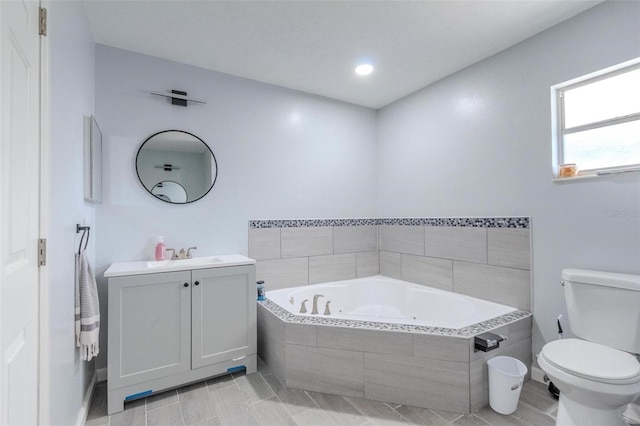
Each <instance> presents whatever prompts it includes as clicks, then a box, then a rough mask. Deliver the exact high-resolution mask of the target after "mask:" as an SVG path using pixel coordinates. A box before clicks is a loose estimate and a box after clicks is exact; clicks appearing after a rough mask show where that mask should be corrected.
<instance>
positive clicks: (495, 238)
mask: <svg viewBox="0 0 640 426" xmlns="http://www.w3.org/2000/svg"><path fill="white" fill-rule="evenodd" d="M530 236H531V233H530V230H529V229H511V228H490V229H489V233H488V249H489V264H491V265H496V266H506V267H509V268H520V269H531V238H530Z"/></svg>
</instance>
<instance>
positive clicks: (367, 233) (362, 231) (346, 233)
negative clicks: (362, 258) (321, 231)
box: [333, 225, 378, 254]
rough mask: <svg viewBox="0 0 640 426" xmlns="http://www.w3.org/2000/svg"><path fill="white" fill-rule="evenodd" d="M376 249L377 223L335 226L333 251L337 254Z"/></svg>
mask: <svg viewBox="0 0 640 426" xmlns="http://www.w3.org/2000/svg"><path fill="white" fill-rule="evenodd" d="M376 250H378V227H377V226H376V225H365V226H334V227H333V252H334V253H335V254H338V253H355V252H361V251H376Z"/></svg>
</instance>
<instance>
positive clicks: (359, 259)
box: [356, 251, 380, 278]
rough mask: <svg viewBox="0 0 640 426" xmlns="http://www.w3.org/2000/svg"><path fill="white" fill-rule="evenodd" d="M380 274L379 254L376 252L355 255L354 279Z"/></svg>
mask: <svg viewBox="0 0 640 426" xmlns="http://www.w3.org/2000/svg"><path fill="white" fill-rule="evenodd" d="M379 274H380V254H379V253H378V252H377V251H372V252H362V253H356V277H358V278H361V277H370V276H373V275H379Z"/></svg>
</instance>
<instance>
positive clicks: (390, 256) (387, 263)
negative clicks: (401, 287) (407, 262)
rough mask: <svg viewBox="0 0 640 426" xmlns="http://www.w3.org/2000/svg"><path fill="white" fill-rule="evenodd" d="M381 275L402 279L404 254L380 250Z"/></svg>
mask: <svg viewBox="0 0 640 426" xmlns="http://www.w3.org/2000/svg"><path fill="white" fill-rule="evenodd" d="M380 275H383V276H385V277H389V278H396V279H398V280H401V279H402V255H401V254H400V253H393V252H390V251H381V252H380Z"/></svg>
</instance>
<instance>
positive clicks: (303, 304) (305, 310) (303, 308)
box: [300, 299, 309, 314]
mask: <svg viewBox="0 0 640 426" xmlns="http://www.w3.org/2000/svg"><path fill="white" fill-rule="evenodd" d="M308 301H309V299H304V300H303V301H302V304H301V305H300V313H301V314H306V313H307V307H306V306H305V303H307V302H308Z"/></svg>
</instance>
